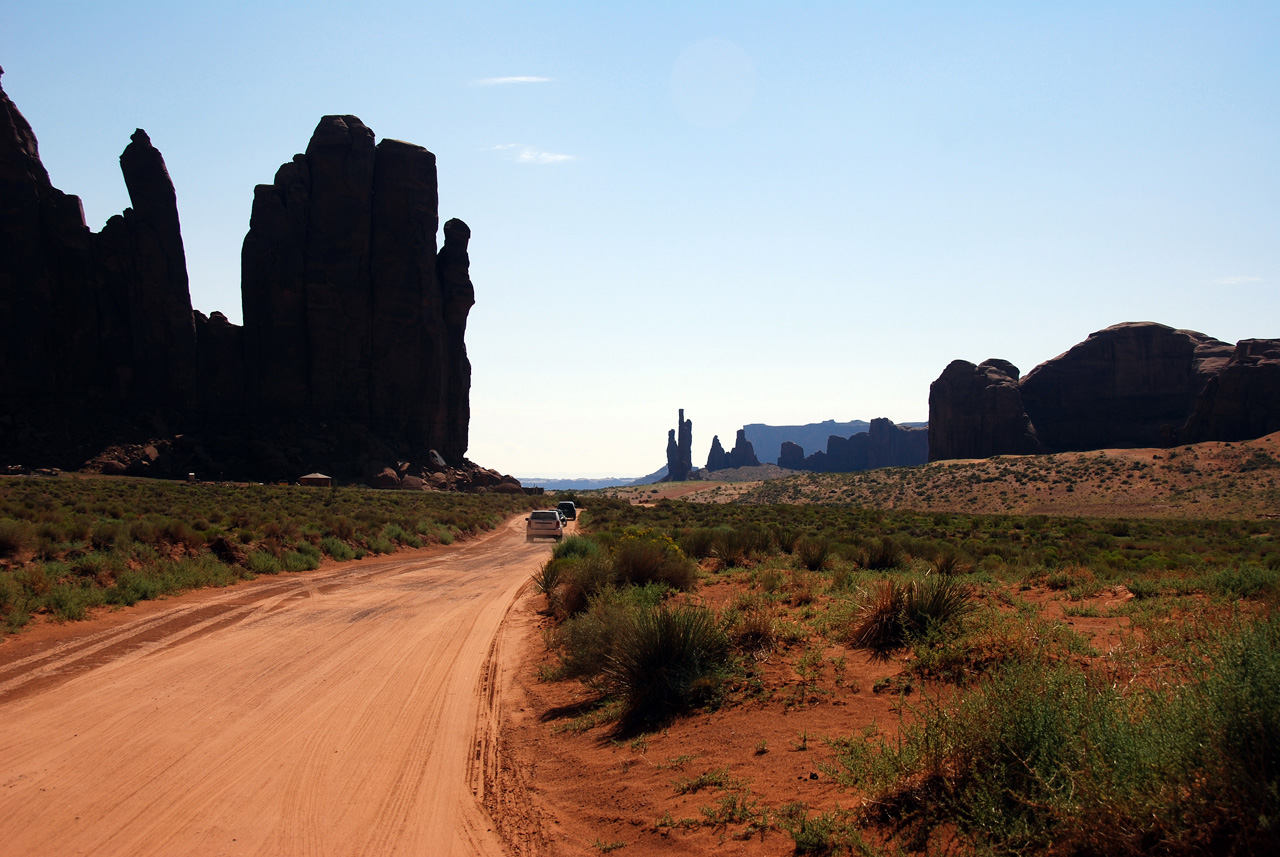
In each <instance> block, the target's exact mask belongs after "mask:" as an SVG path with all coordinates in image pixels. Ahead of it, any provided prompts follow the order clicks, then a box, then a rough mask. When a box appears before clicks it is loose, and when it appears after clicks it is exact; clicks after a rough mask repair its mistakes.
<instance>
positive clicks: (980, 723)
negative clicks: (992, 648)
mask: <svg viewBox="0 0 1280 857" xmlns="http://www.w3.org/2000/svg"><path fill="white" fill-rule="evenodd" d="M1193 660H1194V662H1195V664H1196V666H1195V669H1194V673H1193V674H1192V675H1191V676H1190V681H1189V682H1188V683H1187V684H1185V685H1182V686H1169V685H1162V686H1160V687H1157V688H1145V689H1144V688H1140V687H1129V688H1128V689H1127V690H1126V688H1125V686H1124V685H1119V684H1116V683H1115V682H1113V681H1111V680H1110V678H1109V677H1108V676H1105V675H1096V676H1095V675H1094V674H1092V673H1090V672H1089V671H1088V669H1087V668H1086V667H1085V666H1083V665H1081V664H1080V663H1078V662H1075V661H1072V660H1060V661H1049V660H1047V659H1043V658H1041V659H1037V658H1035V657H1031V658H1028V659H1027V660H1024V661H1013V662H1009V663H1008V664H1007V665H1006V666H1005V667H1004V668H1003V669H1000V670H998V671H996V672H995V673H993V674H992V675H991V676H989V678H988V679H987V680H986V681H985V682H983V683H982V684H981V685H979V686H977V687H976V688H975V689H974V690H973V691H972V692H971V693H968V694H965V695H963V696H960V697H957V698H956V699H955V701H954V702H953V703H951V704H950V705H948V706H945V707H944V706H943V705H941V704H940V703H933V704H930V705H928V706H926V708H925V709H924V710H923V711H922V712H921V716H920V717H918V718H917V720H916V721H915V722H913V723H911V724H909V725H908V726H907V727H906V728H905V729H904V730H903V731H902V733H901V735H900V737H899V738H898V739H896V740H894V741H892V742H881V743H879V745H878V746H877V747H874V748H871V747H869V746H868V744H867V742H865V741H862V740H857V741H850V742H847V743H841V744H840V747H841V751H840V753H839V755H838V762H839V766H840V767H841V768H843V772H842V773H841V775H840V779H841V780H842V781H843V782H844V783H845V784H846V785H852V786H856V787H860V788H864V789H866V790H868V791H869V792H870V795H869V796H870V797H871V799H872V804H871V805H872V806H874V807H876V809H874V810H873V811H872V815H873V817H875V818H877V819H879V820H881V821H883V822H886V823H892V824H893V826H894V827H895V828H897V829H898V830H899V831H903V830H905V831H906V833H907V841H911V842H917V843H924V842H926V841H928V839H929V836H930V835H931V834H932V833H933V832H934V831H938V830H945V831H947V832H946V833H944V835H945V836H947V837H948V838H950V837H952V836H958V837H959V839H960V841H961V842H965V843H967V844H968V845H969V846H970V847H971V848H973V849H975V850H976V851H977V852H979V853H986V852H995V853H1014V852H1042V851H1046V850H1051V851H1052V853H1062V854H1102V853H1105V854H1133V855H1138V854H1148V853H1165V854H1193V853H1222V854H1261V853H1272V852H1274V849H1275V848H1276V846H1277V845H1278V844H1280V832H1278V831H1277V830H1276V829H1275V826H1274V821H1273V819H1275V818H1276V817H1277V815H1278V814H1280V618H1277V617H1274V616H1273V617H1270V618H1268V619H1266V620H1263V621H1259V622H1257V623H1256V624H1254V625H1253V626H1251V627H1243V628H1236V629H1232V630H1229V631H1227V632H1226V633H1224V634H1223V635H1222V638H1221V640H1220V642H1215V643H1213V644H1211V645H1210V647H1209V648H1208V649H1206V650H1205V651H1203V652H1202V653H1201V656H1200V657H1197V658H1195V659H1193Z"/></svg>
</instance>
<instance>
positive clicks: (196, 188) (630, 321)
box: [0, 0, 1280, 476]
mask: <svg viewBox="0 0 1280 857" xmlns="http://www.w3.org/2000/svg"><path fill="white" fill-rule="evenodd" d="M199 5H200V6H204V5H205V4H199ZM0 65H3V67H4V69H5V75H4V79H3V85H4V88H5V91H6V92H7V93H8V94H9V96H10V97H11V98H12V99H13V100H14V101H15V102H16V103H17V105H18V107H19V109H21V110H22V111H23V113H24V114H25V115H26V117H27V119H28V120H29V121H30V122H31V124H32V126H33V127H34V129H35V132H36V134H37V136H38V138H39V140H40V151H41V155H42V157H43V159H44V163H45V166H46V167H47V168H48V170H49V172H50V175H51V177H52V179H53V182H54V184H55V185H56V186H58V187H59V188H61V189H62V190H64V191H67V192H68V193H75V194H78V195H80V196H81V197H82V199H83V201H84V207H85V212H86V215H87V218H88V220H89V223H90V226H91V227H93V228H94V229H98V228H101V226H102V224H103V222H105V220H106V219H107V218H108V217H109V216H110V215H111V214H113V213H116V212H119V211H120V210H121V209H123V208H124V207H126V206H127V205H128V197H127V194H126V191H125V187H124V182H123V180H122V179H121V177H120V173H119V167H118V157H119V154H120V152H121V150H123V148H124V146H125V145H127V143H128V141H129V135H130V134H131V133H132V132H133V129H134V128H136V127H141V128H144V129H146V130H147V132H148V133H149V134H150V136H151V139H152V141H153V143H154V144H155V145H156V146H157V147H158V148H159V149H160V150H161V151H162V152H163V153H164V156H165V160H166V162H167V164H168V167H169V171H170V174H171V175H172V177H173V179H174V183H175V185H176V188H177V193H178V205H179V211H180V213H181V217H182V225H183V237H184V239H185V242H186V249H187V258H188V265H189V268H190V272H191V290H192V301H193V303H194V304H195V306H196V308H198V309H201V310H203V311H205V312H210V311H213V310H221V311H223V312H225V313H226V314H227V315H228V316H229V317H231V318H232V319H233V320H236V321H238V320H239V317H240V306H239V304H240V298H239V255H240V245H241V242H242V241H243V238H244V233H245V231H246V230H247V228H248V220H249V209H250V204H251V201H252V194H253V186H254V185H255V184H260V183H265V182H269V181H270V180H271V178H272V176H273V175H274V173H275V170H276V168H277V167H278V166H279V165H280V164H281V163H283V162H284V161H286V160H288V159H289V158H290V157H291V156H292V155H293V154H294V153H295V152H299V151H302V150H303V149H304V148H305V147H306V143H307V140H308V139H309V137H310V135H311V131H312V129H313V128H314V127H315V125H316V122H317V121H318V120H319V118H320V116H321V115H324V114H327V113H353V114H355V115H357V116H360V117H361V118H362V119H363V120H364V121H365V123H366V124H367V125H369V127H371V128H372V129H373V130H374V132H375V133H376V134H377V135H378V136H379V138H381V137H384V136H385V137H395V138H400V139H404V140H409V141H412V142H414V143H419V144H421V145H424V146H426V147H427V148H428V149H430V150H431V151H433V152H434V153H435V154H436V156H437V160H438V167H439V175H440V200H441V210H440V214H441V220H442V222H443V220H445V219H448V218H450V217H460V218H462V219H463V220H465V221H467V223H468V224H469V225H470V226H471V229H472V233H473V237H472V242H471V259H472V268H471V275H472V280H473V281H474V283H475V286H476V293H477V304H476V307H475V308H474V310H473V311H472V314H471V321H470V325H469V328H468V334H467V343H468V349H469V351H470V355H471V361H472V366H473V375H472V398H471V402H472V423H471V448H470V451H469V453H468V455H469V457H470V458H472V459H473V460H475V461H478V462H480V463H481V464H484V465H486V466H491V467H495V468H497V469H499V470H502V471H503V472H507V473H513V474H516V475H521V476H553V475H554V476H586V475H640V474H643V473H647V472H649V471H652V470H654V469H656V468H657V467H658V466H660V465H661V464H662V463H663V461H664V458H663V456H664V450H665V445H666V432H667V429H668V428H671V427H674V425H675V419H676V410H677V409H678V408H681V407H683V408H685V410H686V413H687V416H689V417H690V418H692V420H693V423H694V459H695V463H701V462H702V461H703V460H704V459H705V456H706V451H707V449H708V448H709V446H710V444H711V436H712V435H713V434H719V435H720V437H721V439H722V440H726V439H727V440H729V441H730V442H731V439H732V437H733V433H734V431H735V430H736V429H737V428H738V427H740V426H741V425H743V424H744V423H749V422H766V423H774V424H780V423H806V422H818V421H821V420H824V419H837V420H850V419H870V418H872V417H878V416H887V417H890V418H891V419H894V420H897V421H910V420H923V419H926V418H927V415H928V388H929V384H930V383H931V382H932V381H933V380H934V379H935V378H936V377H937V376H938V375H939V374H940V373H941V372H942V369H943V368H944V367H945V366H946V364H947V363H948V362H949V361H951V360H952V359H955V358H965V359H969V360H973V361H975V362H977V361H980V360H983V359H986V358H987V357H1003V358H1005V359H1008V360H1011V361H1013V362H1014V363H1015V364H1017V365H1018V366H1019V367H1020V368H1021V369H1022V370H1023V372H1026V371H1029V370H1030V369H1031V368H1032V367H1033V366H1034V365H1035V364H1037V363H1039V362H1041V361H1043V360H1046V359H1048V358H1050V357H1053V356H1055V355H1056V354H1059V353H1061V352H1062V351H1065V350H1066V349H1067V348H1069V347H1070V346H1071V345H1073V344H1075V343H1076V342H1078V341H1080V340H1082V339H1083V338H1084V337H1085V336H1086V335H1088V334H1089V333H1090V332H1092V331H1095V330H1098V329H1101V328H1103V327H1106V326H1108V325H1110V324H1114V323H1117V322H1121V321H1138V320H1150V321H1159V322H1162V323H1165V324H1170V325H1173V326H1176V327H1189V328H1193V329H1196V330H1201V331H1203V332H1205V333H1209V334H1211V335H1214V336H1217V337H1219V338H1220V339H1225V340H1229V341H1236V340H1238V339H1241V338H1246V337H1276V336H1280V326H1278V324H1277V319H1280V296H1278V295H1280V291H1278V286H1280V241H1278V240H1277V239H1278V238H1280V169H1277V164H1278V163H1280V158H1278V156H1280V4H1275V3H1274V2H1268V3H1177V2H1163V3H1157V2H1148V3H1087V2H1086V3H1081V2H1077V3H1034V4H1028V3H1004V4H1000V3H990V4H984V3H909V2H901V3H889V2H875V3H857V2H839V3H791V4H782V3H776V2H774V3H766V2H755V3H750V2H748V3H728V2H725V3H714V2H707V3H697V2H686V3H665V2H650V3H644V4H621V3H618V4H597V3H569V2H544V3H504V4H483V3H474V4H461V3H432V2H413V3H407V2H406V3H399V2H383V3H376V2H375V3H361V4H354V3H332V2H331V3H274V2H269V0H264V1H263V2H254V3H240V2H223V3H219V4H209V5H208V7H207V8H198V7H197V6H196V4H181V3H173V2H164V3H159V2H157V3H121V4H101V3H90V2H59V0H43V2H41V3H39V4H36V3H7V4H4V6H3V8H0Z"/></svg>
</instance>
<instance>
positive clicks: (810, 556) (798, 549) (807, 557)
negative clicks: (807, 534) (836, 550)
mask: <svg viewBox="0 0 1280 857" xmlns="http://www.w3.org/2000/svg"><path fill="white" fill-rule="evenodd" d="M830 553H831V544H830V542H828V541H827V540H826V539H812V538H803V539H800V540H799V541H798V542H797V543H796V545H795V555H796V559H797V560H799V562H800V565H802V566H803V567H805V568H807V569H809V570H810V571H818V570H819V569H821V568H822V567H823V566H825V565H826V564H827V557H828V556H829V555H830Z"/></svg>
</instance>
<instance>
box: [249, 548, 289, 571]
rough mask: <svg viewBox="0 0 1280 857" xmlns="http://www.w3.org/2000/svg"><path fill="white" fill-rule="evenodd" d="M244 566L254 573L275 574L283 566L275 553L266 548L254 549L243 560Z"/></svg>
mask: <svg viewBox="0 0 1280 857" xmlns="http://www.w3.org/2000/svg"><path fill="white" fill-rule="evenodd" d="M244 564H245V568H247V569H249V571H251V572H253V573H254V574H277V573H279V572H280V570H281V569H282V568H283V565H282V564H281V562H280V560H279V559H277V558H276V555H275V554H273V553H272V552H271V551H268V550H256V551H253V552H252V553H250V554H249V555H248V556H247V557H245V560H244Z"/></svg>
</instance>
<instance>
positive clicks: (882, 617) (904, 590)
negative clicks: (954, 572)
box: [848, 575, 972, 655]
mask: <svg viewBox="0 0 1280 857" xmlns="http://www.w3.org/2000/svg"><path fill="white" fill-rule="evenodd" d="M971 599H972V594H971V592H970V590H969V588H968V587H967V586H964V585H962V584H959V583H957V582H956V581H955V579H954V578H950V577H942V576H934V575H930V576H929V577H926V578H925V579H924V580H923V581H916V580H912V581H909V582H908V583H905V584H899V583H897V582H895V581H892V580H886V581H883V582H882V583H881V584H880V586H879V587H878V588H877V589H876V590H875V591H873V592H872V593H871V594H870V595H869V596H868V597H867V598H866V599H865V600H864V602H863V604H862V606H861V608H860V609H859V611H858V616H857V619H856V620H855V623H854V626H853V628H852V629H851V631H850V633H849V635H848V636H849V641H850V643H851V644H852V645H854V646H855V647H856V648H862V649H871V650H872V651H873V652H875V653H877V654H880V655H886V654H887V653H888V652H890V651H892V650H894V649H896V648H899V647H900V646H902V645H904V644H906V642H907V641H908V639H909V638H910V637H911V635H913V634H924V633H927V632H929V631H930V630H932V629H934V628H936V627H937V626H939V625H942V624H944V623H946V622H949V621H952V620H954V619H958V618H960V617H961V616H963V615H965V614H966V613H967V612H969V611H970V610H971V608H972V604H971Z"/></svg>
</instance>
